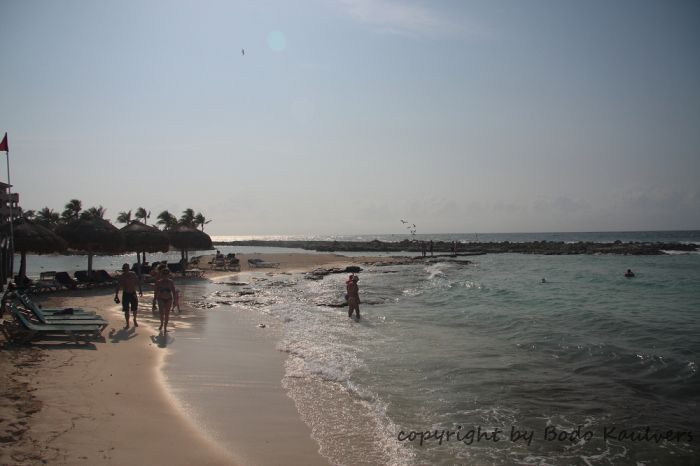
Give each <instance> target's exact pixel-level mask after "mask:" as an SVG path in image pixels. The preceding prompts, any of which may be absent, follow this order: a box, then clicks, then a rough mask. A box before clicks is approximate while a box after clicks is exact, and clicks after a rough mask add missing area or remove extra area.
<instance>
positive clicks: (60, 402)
mask: <svg viewBox="0 0 700 466" xmlns="http://www.w3.org/2000/svg"><path fill="white" fill-rule="evenodd" d="M251 257H259V258H261V259H263V260H265V261H268V262H278V263H279V264H280V265H279V267H278V268H274V269H253V270H250V269H249V267H248V263H247V259H248V258H251ZM239 258H240V260H241V265H242V267H241V268H242V270H241V272H242V273H245V274H246V275H247V274H249V273H256V274H268V275H269V274H277V273H289V272H291V271H307V270H311V269H313V268H316V267H318V266H323V267H344V266H347V265H355V264H362V263H367V262H373V263H374V262H376V261H377V260H379V261H382V260H389V259H388V258H387V259H379V258H367V257H354V258H348V257H342V256H336V255H333V254H252V255H243V254H242V255H240V256H239ZM209 259H210V258H209V257H203V258H202V261H201V262H202V263H206V262H208V260H209ZM231 275H233V276H234V277H235V274H232V273H231V272H218V271H213V270H211V271H207V276H208V277H209V278H212V279H220V278H221V277H224V276H231ZM113 296H114V293H113V291H112V290H110V289H102V290H81V291H73V292H68V291H64V292H60V293H54V294H48V295H45V296H42V297H40V298H37V301H39V302H41V303H42V304H43V305H44V306H47V307H49V306H55V307H81V308H84V309H88V310H94V311H97V312H98V313H99V314H101V315H102V316H103V317H105V318H106V319H107V320H109V322H110V326H109V327H108V328H107V329H106V330H105V331H104V333H103V335H104V341H102V342H99V341H98V342H94V343H90V344H84V345H76V344H75V343H73V342H38V343H34V344H32V345H31V346H22V347H19V346H13V345H7V346H6V347H5V348H3V349H2V350H1V351H0V377H1V378H2V380H3V382H4V383H3V384H2V389H1V390H2V392H0V400H1V401H0V443H1V444H2V450H1V451H0V464H16V465H29V464H32V465H33V464H59V465H81V464H85V465H116V464H169V465H191V464H200V465H228V464H310V465H313V464H327V462H326V461H325V460H324V458H322V457H321V456H320V455H319V454H318V453H317V452H318V446H317V445H316V444H315V442H314V441H313V440H312V439H311V435H310V430H309V428H308V427H307V426H306V425H305V424H304V423H303V422H302V421H301V419H300V418H299V415H298V413H297V412H296V409H295V408H294V404H293V402H292V400H291V399H290V398H289V397H287V396H286V394H285V392H284V389H283V388H282V387H281V379H282V376H283V363H284V358H285V356H284V355H283V354H282V353H280V352H278V351H276V350H275V345H274V342H272V341H269V339H267V338H266V337H264V336H256V334H255V333H251V332H247V331H246V330H245V329H239V330H237V331H235V332H234V333H235V335H233V337H234V339H235V341H237V342H238V343H237V345H238V347H237V349H238V351H236V352H235V354H236V356H235V357H236V358H237V359H236V361H235V363H236V367H237V371H239V372H240V377H241V383H240V384H239V386H238V388H237V391H238V392H239V393H240V396H236V397H234V398H233V399H231V400H228V403H232V404H233V405H234V406H235V407H236V413H237V416H236V419H235V422H234V423H233V425H234V427H233V428H234V429H235V431H236V437H237V438H240V444H239V445H237V446H235V447H234V448H233V450H234V451H231V448H229V449H228V450H225V449H223V448H222V447H220V446H219V445H218V444H217V443H216V442H215V441H213V440H212V439H211V438H209V437H208V436H207V435H206V434H204V433H202V432H200V429H199V428H198V425H197V423H196V422H195V421H193V420H191V419H189V418H188V414H187V411H186V410H185V409H182V407H180V406H179V405H178V402H177V400H176V399H175V398H174V397H173V396H171V395H170V393H169V392H168V389H167V388H168V385H167V382H166V380H164V376H163V371H162V370H161V369H162V365H163V364H164V361H165V358H166V357H167V352H168V349H167V348H164V347H167V345H166V344H163V343H164V340H161V337H159V336H158V331H157V321H155V320H153V318H152V316H150V314H151V313H150V310H148V309H147V308H148V306H147V305H148V304H149V303H150V302H151V298H152V292H151V291H150V287H146V289H144V297H143V298H142V300H141V303H142V308H141V315H142V316H143V318H142V319H141V324H140V326H139V327H138V328H136V329H135V328H134V327H133V326H132V327H131V328H130V329H128V330H125V329H124V328H123V327H124V318H123V314H122V313H121V309H120V306H118V305H115V304H114V302H113V300H112V299H113ZM144 303H145V304H146V306H144ZM144 307H145V308H146V309H144ZM174 326H175V330H174V332H175V334H176V332H177V326H178V322H177V317H175V318H174ZM273 442H274V443H273Z"/></svg>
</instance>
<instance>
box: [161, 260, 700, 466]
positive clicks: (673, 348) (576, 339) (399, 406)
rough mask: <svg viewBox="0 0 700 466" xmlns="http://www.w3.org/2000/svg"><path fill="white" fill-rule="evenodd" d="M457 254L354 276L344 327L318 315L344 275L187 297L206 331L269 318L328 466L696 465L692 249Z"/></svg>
mask: <svg viewBox="0 0 700 466" xmlns="http://www.w3.org/2000/svg"><path fill="white" fill-rule="evenodd" d="M472 260H473V262H472V263H471V264H468V265H466V264H460V263H454V262H451V260H450V259H449V258H445V259H444V260H440V261H438V262H435V263H430V264H415V265H405V266H389V267H370V268H367V269H366V270H364V271H363V272H362V273H361V274H360V282H359V285H360V290H361V296H362V299H363V305H362V316H363V317H362V320H360V321H359V322H356V321H354V320H352V319H349V318H348V317H347V310H346V309H345V308H335V307H329V306H325V305H324V304H328V303H331V304H332V303H337V302H338V301H341V300H342V296H343V294H344V280H345V279H346V278H347V277H346V276H345V275H331V276H328V277H326V278H325V279H324V280H321V281H309V280H306V279H305V278H304V277H303V276H301V275H276V276H274V277H263V278H262V279H260V280H256V281H254V282H251V283H249V284H247V285H239V286H237V285H233V286H232V285H221V284H219V285H216V284H209V285H206V286H205V287H204V288H203V289H199V290H198V294H199V295H200V296H201V298H202V300H203V301H204V302H208V303H209V304H210V305H212V306H214V307H213V308H211V309H208V310H207V311H203V313H207V314H208V317H207V316H205V317H203V318H205V319H206V318H210V319H216V322H217V325H226V322H227V320H226V316H227V315H229V316H231V317H234V316H236V315H239V316H240V315H246V316H254V317H253V320H254V321H255V320H256V319H259V320H260V321H266V322H268V323H271V324H272V325H270V327H271V328H270V331H271V332H276V338H277V339H278V340H279V343H278V350H279V351H282V352H283V353H286V355H287V358H286V362H285V374H284V377H283V380H282V384H283V386H284V387H285V389H286V390H287V393H288V394H289V396H290V397H291V398H292V399H293V400H294V402H295V404H296V407H297V410H298V411H299V413H300V415H301V417H302V418H303V419H304V421H305V422H306V423H307V424H308V425H309V426H310V427H311V430H312V436H313V438H314V440H315V441H316V442H318V444H319V446H320V451H321V454H322V455H323V456H325V457H326V458H327V459H328V460H329V461H331V462H332V463H334V464H347V465H361V464H368V465H374V464H382V465H383V464H388V465H419V464H445V465H448V464H467V465H486V464H488V465H511V464H533V465H544V464H548V465H577V464H580V465H612V464H615V465H617V464H621V465H626V464H632V465H654V464H657V465H666V464H698V463H699V462H700V453H698V448H697V444H698V440H699V438H698V436H699V435H700V421H699V420H698V416H697V413H698V412H699V411H698V401H699V400H700V375H698V369H697V365H698V359H699V357H700V338H698V337H699V336H700V318H699V316H698V312H699V311H700V254H673V255H665V256H653V257H644V256H538V255H516V254H501V255H485V256H478V257H474V258H472ZM628 268H631V269H632V270H633V271H635V273H636V277H635V278H633V279H627V278H625V277H623V272H624V271H625V270H627V269H628ZM542 278H545V279H546V283H542V281H541V280H542ZM239 291H245V292H252V293H253V294H251V295H244V296H245V297H246V299H247V302H238V303H236V302H230V301H231V300H230V299H229V298H231V297H235V296H237V295H238V292H239ZM222 297H223V298H222ZM222 299H223V301H222ZM233 301H235V299H234V300H233ZM200 317H201V316H200ZM196 328H197V327H194V328H193V329H191V330H190V332H192V331H194V332H196V331H197V330H196ZM189 337H192V338H193V339H194V340H196V335H195V336H192V335H191V334H189ZM222 344H223V343H222ZM192 348H195V347H194V346H193V347H192ZM188 351H189V349H188ZM191 351H196V349H191ZM220 353H221V354H225V351H223V352H220ZM225 359H226V358H225V356H222V362H221V363H222V364H225ZM172 363H173V364H178V361H177V352H176V353H175V354H174V355H173V361H172ZM210 364H216V361H210ZM190 369H191V370H192V371H195V370H196V368H195V367H194V366H193V367H191V368H190ZM178 370H180V371H181V372H182V371H184V372H187V368H186V367H183V366H182V365H180V366H179V369H178ZM180 394H181V395H182V396H183V397H185V398H187V396H188V395H187V389H186V387H180ZM193 399H194V400H196V397H195V398H193ZM189 406H190V407H191V409H192V410H193V411H194V412H196V411H197V409H198V408H197V406H196V401H195V403H194V405H193V404H192V403H189ZM200 418H201V419H204V422H205V424H206V418H207V416H206V415H203V416H200ZM217 429H218V430H219V431H220V432H219V437H218V438H219V439H221V440H222V441H223V442H224V443H225V442H226V434H225V432H221V431H225V428H222V427H221V425H219V426H218V427H217ZM215 430H216V429H215ZM441 434H442V435H441ZM421 439H422V442H421ZM231 440H232V441H233V439H231Z"/></svg>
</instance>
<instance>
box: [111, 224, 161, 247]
mask: <svg viewBox="0 0 700 466" xmlns="http://www.w3.org/2000/svg"><path fill="white" fill-rule="evenodd" d="M120 231H121V233H122V236H123V237H124V247H125V249H126V250H128V251H145V252H167V251H168V249H170V238H169V237H168V235H166V234H165V232H162V231H160V230H159V229H158V228H156V227H153V226H150V225H146V224H144V223H141V222H139V221H133V222H131V223H130V224H128V225H127V226H125V227H123V228H122V229H121V230H120Z"/></svg>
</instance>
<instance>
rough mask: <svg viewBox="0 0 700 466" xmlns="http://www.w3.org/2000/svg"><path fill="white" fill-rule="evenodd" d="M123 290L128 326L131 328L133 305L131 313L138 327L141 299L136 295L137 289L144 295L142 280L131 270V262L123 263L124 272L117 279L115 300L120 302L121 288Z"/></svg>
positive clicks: (123, 304) (122, 301)
mask: <svg viewBox="0 0 700 466" xmlns="http://www.w3.org/2000/svg"><path fill="white" fill-rule="evenodd" d="M120 288H121V289H123V290H124V291H123V292H122V300H121V303H122V309H123V310H124V318H126V327H125V328H129V307H131V315H133V316H134V327H138V326H139V324H138V322H136V313H137V311H138V308H139V299H138V297H137V296H136V289H137V288H138V290H139V296H143V290H142V289H141V280H139V276H138V275H136V272H134V271H132V270H129V264H124V265H122V274H121V275H120V276H119V278H118V279H117V289H116V290H115V291H114V302H115V303H117V304H119V289H120Z"/></svg>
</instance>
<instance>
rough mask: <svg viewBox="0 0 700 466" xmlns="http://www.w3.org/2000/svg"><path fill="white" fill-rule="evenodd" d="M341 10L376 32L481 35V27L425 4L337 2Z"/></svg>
mask: <svg viewBox="0 0 700 466" xmlns="http://www.w3.org/2000/svg"><path fill="white" fill-rule="evenodd" d="M339 3H340V5H341V8H342V9H343V11H344V12H345V13H346V14H347V15H349V16H350V17H352V18H353V19H355V20H357V21H359V22H362V23H365V24H367V25H369V26H371V27H372V28H373V29H374V30H375V31H376V32H380V33H385V34H399V35H408V36H429V37H436V36H454V35H467V34H473V35H476V34H481V33H483V29H482V28H478V27H476V26H475V25H469V24H468V23H467V21H464V20H457V19H454V18H451V17H448V16H446V15H444V14H442V13H441V12H439V11H437V10H435V9H432V8H430V7H428V6H426V5H421V4H418V3H410V2H402V1H397V0H339Z"/></svg>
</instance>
